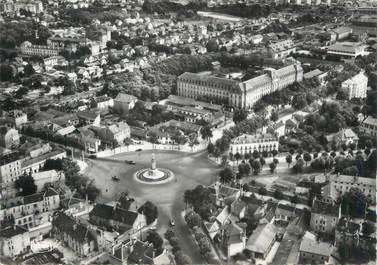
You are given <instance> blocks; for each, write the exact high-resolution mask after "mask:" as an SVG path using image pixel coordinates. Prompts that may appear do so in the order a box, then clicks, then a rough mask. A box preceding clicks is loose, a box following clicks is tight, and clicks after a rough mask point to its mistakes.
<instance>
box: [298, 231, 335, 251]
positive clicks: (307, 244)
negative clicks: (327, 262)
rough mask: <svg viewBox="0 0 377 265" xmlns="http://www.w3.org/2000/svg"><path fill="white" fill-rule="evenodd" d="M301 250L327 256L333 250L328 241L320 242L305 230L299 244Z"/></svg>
mask: <svg viewBox="0 0 377 265" xmlns="http://www.w3.org/2000/svg"><path fill="white" fill-rule="evenodd" d="M301 251H303V252H307V253H312V254H315V255H321V256H326V257H329V256H330V254H331V253H332V251H333V246H332V245H331V244H329V243H325V242H320V241H319V240H317V239H316V238H315V236H314V235H313V234H311V233H310V232H306V233H305V235H304V237H303V239H302V241H301V244H300V252H301Z"/></svg>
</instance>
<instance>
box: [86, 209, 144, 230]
mask: <svg viewBox="0 0 377 265" xmlns="http://www.w3.org/2000/svg"><path fill="white" fill-rule="evenodd" d="M90 215H91V216H92V215H93V216H97V217H100V218H103V219H108V220H116V221H118V222H121V223H123V224H126V225H129V226H132V225H133V224H134V222H135V220H136V218H137V217H138V215H139V214H138V213H137V212H132V211H128V210H125V209H122V208H119V207H116V206H110V205H106V204H99V203H97V204H96V205H95V206H94V208H93V210H92V211H91V212H90Z"/></svg>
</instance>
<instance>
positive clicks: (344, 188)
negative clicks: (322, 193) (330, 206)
mask: <svg viewBox="0 0 377 265" xmlns="http://www.w3.org/2000/svg"><path fill="white" fill-rule="evenodd" d="M329 185H330V189H331V190H330V191H329V194H328V195H330V196H331V197H333V199H336V198H338V197H339V196H342V194H344V193H346V192H348V191H350V190H351V189H352V188H353V189H358V190H360V191H361V192H362V193H363V194H364V195H365V197H366V198H368V199H369V200H370V201H371V202H372V203H376V181H375V180H374V179H370V178H362V177H356V176H348V175H331V176H330V177H329Z"/></svg>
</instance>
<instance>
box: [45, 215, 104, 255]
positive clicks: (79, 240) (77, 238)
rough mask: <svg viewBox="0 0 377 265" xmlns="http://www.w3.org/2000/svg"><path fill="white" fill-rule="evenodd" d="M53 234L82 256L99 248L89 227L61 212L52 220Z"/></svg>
mask: <svg viewBox="0 0 377 265" xmlns="http://www.w3.org/2000/svg"><path fill="white" fill-rule="evenodd" d="M52 235H53V236H54V237H55V238H56V239H58V240H59V241H61V242H62V243H64V244H65V245H66V246H68V247H69V248H70V249H72V250H73V251H74V252H75V253H76V254H78V255H79V256H80V257H85V256H88V255H89V254H92V253H93V252H94V251H95V250H96V249H97V248H98V246H97V243H96V238H95V236H94V235H93V233H92V231H90V230H89V228H88V227H87V226H86V225H84V224H82V223H80V222H79V221H77V220H76V219H74V218H72V217H70V216H68V215H67V214H65V213H62V212H59V213H58V214H57V215H56V216H55V217H54V219H53V220H52Z"/></svg>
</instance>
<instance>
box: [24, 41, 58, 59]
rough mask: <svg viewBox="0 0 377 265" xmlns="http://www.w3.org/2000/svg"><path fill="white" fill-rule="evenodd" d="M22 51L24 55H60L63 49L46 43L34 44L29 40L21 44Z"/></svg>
mask: <svg viewBox="0 0 377 265" xmlns="http://www.w3.org/2000/svg"><path fill="white" fill-rule="evenodd" d="M20 51H21V53H22V54H24V55H29V56H33V55H35V56H42V57H51V56H58V55H59V53H60V52H61V51H62V49H58V48H54V47H50V46H46V45H34V44H32V43H31V42H29V41H25V42H23V43H21V45H20Z"/></svg>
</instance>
